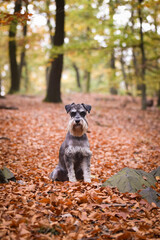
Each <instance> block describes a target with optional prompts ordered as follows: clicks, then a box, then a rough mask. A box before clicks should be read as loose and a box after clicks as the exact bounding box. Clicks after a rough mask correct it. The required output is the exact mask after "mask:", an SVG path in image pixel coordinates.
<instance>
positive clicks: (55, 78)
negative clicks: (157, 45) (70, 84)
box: [45, 0, 65, 103]
mask: <svg viewBox="0 0 160 240" xmlns="http://www.w3.org/2000/svg"><path fill="white" fill-rule="evenodd" d="M64 6H65V1H64V0H56V22H55V25H56V26H55V35H54V37H53V42H52V44H53V48H54V47H61V46H62V45H63V43H64V20H65V12H64ZM52 58H53V59H52V63H51V69H50V74H49V82H48V87H47V95H46V98H45V101H47V102H56V103H58V102H61V101H62V100H61V89H60V88H61V75H62V69H63V54H62V53H60V54H57V56H56V55H54V56H52Z"/></svg>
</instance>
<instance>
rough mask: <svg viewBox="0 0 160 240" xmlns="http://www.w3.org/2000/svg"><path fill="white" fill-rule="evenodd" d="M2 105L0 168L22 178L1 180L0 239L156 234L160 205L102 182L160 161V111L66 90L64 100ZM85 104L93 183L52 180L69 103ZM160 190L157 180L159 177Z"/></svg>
mask: <svg viewBox="0 0 160 240" xmlns="http://www.w3.org/2000/svg"><path fill="white" fill-rule="evenodd" d="M0 101H1V103H0V105H5V106H15V107H18V109H17V110H6V109H3V110H1V111H0V160H1V161H0V168H2V167H3V166H6V167H8V168H9V169H10V170H11V171H12V172H13V173H14V175H15V177H16V180H17V182H11V181H10V182H9V183H6V184H0V191H1V194H0V238H1V239H5V240H6V239H57V240H58V239H63V240H67V239H68V240H70V239H82V240H85V239H93V240H94V239H97V240H98V239H119V240H120V239H159V238H160V225H159V219H160V209H159V208H157V207H156V205H155V204H154V203H152V204H149V203H148V202H147V201H146V200H144V199H142V198H141V196H140V195H139V194H138V193H120V192H119V191H118V190H117V189H116V188H109V187H101V185H102V182H104V181H105V180H106V179H108V178H109V177H110V176H112V175H113V174H115V173H117V172H118V171H119V170H121V169H122V168H124V167H131V168H138V169H143V170H144V171H146V172H150V171H151V170H153V169H155V168H156V167H158V165H159V160H160V121H159V119H160V112H159V110H158V109H156V108H154V107H152V108H151V109H149V110H147V111H145V112H144V111H141V110H140V101H139V99H138V98H137V99H135V100H134V101H133V99H132V98H130V97H119V96H114V97H109V96H104V95H98V94H92V95H87V94H86V95H83V94H72V95H70V96H63V104H51V103H44V102H42V99H41V98H34V97H33V98H31V97H24V96H7V98H6V99H1V100H0ZM72 102H75V103H81V102H84V103H88V104H91V105H92V112H91V114H90V115H89V116H88V122H89V133H88V137H89V141H90V146H91V150H92V152H93V156H92V160H91V174H92V182H91V183H84V182H76V183H70V182H54V183H52V182H51V181H50V180H49V178H48V175H49V173H50V172H51V171H52V170H53V168H54V167H55V166H56V164H57V162H58V151H59V147H60V145H61V143H62V142H63V140H64V137H65V134H66V131H67V121H68V118H69V116H68V115H67V114H66V112H65V110H64V104H68V103H72ZM156 191H158V192H160V184H159V182H157V183H156Z"/></svg>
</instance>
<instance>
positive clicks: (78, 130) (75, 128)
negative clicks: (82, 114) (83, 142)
mask: <svg viewBox="0 0 160 240" xmlns="http://www.w3.org/2000/svg"><path fill="white" fill-rule="evenodd" d="M87 129H88V124H87V122H86V121H85V120H83V119H81V120H80V123H78V124H76V123H75V121H74V119H70V121H69V124H68V130H69V132H70V134H71V135H73V136H75V137H81V136H82V135H83V134H85V133H86V132H87Z"/></svg>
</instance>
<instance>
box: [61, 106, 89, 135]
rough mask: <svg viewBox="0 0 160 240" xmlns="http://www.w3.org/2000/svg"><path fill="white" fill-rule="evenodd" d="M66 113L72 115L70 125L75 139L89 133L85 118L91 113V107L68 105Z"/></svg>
mask: <svg viewBox="0 0 160 240" xmlns="http://www.w3.org/2000/svg"><path fill="white" fill-rule="evenodd" d="M65 109H66V112H67V113H69V114H70V116H71V119H70V121H69V124H68V130H69V132H70V133H71V134H72V135H73V136H75V137H81V136H82V135H83V134H85V133H86V132H87V129H88V123H87V120H86V119H85V116H86V114H87V112H88V113H90V111H91V106H90V105H87V104H84V103H82V104H75V103H72V104H68V105H66V106H65Z"/></svg>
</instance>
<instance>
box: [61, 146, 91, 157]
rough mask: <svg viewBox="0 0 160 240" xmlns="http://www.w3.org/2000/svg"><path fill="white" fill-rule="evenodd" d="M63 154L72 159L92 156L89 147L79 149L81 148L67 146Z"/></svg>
mask: <svg viewBox="0 0 160 240" xmlns="http://www.w3.org/2000/svg"><path fill="white" fill-rule="evenodd" d="M65 154H66V155H67V156H69V157H73V158H82V157H89V156H91V155H92V152H91V151H90V149H89V147H88V146H86V147H84V146H83V147H81V146H68V147H67V148H66V150H65Z"/></svg>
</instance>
